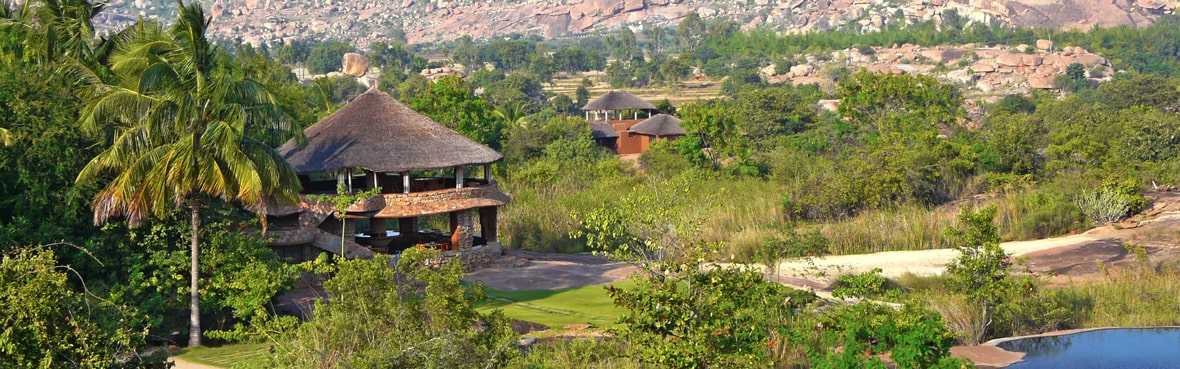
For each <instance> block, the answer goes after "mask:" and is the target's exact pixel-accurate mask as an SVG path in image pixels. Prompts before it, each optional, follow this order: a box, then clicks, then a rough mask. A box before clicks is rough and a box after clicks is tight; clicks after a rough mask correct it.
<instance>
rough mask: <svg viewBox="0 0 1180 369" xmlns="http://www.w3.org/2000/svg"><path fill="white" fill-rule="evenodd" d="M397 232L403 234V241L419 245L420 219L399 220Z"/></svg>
mask: <svg viewBox="0 0 1180 369" xmlns="http://www.w3.org/2000/svg"><path fill="white" fill-rule="evenodd" d="M397 231H398V233H401V237H402V239H403V240H406V241H408V242H409V243H410V244H414V243H417V242H418V241H417V239H418V218H413V217H411V218H398V220H397Z"/></svg>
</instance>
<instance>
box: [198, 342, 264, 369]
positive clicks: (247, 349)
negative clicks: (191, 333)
mask: <svg viewBox="0 0 1180 369" xmlns="http://www.w3.org/2000/svg"><path fill="white" fill-rule="evenodd" d="M269 349H270V344H269V343H238V344H229V345H223V346H216V347H197V348H194V349H188V350H185V351H184V353H181V354H180V355H179V357H180V358H182V359H184V360H188V361H191V362H194V363H197V364H205V365H211V366H216V367H221V368H234V367H246V368H254V367H261V365H260V364H261V362H262V361H263V360H265V358H266V355H267V351H268V350H269Z"/></svg>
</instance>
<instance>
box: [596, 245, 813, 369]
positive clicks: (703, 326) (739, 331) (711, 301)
mask: <svg viewBox="0 0 1180 369" xmlns="http://www.w3.org/2000/svg"><path fill="white" fill-rule="evenodd" d="M681 271H682V272H683V273H682V274H679V275H678V276H677V277H675V278H668V279H666V280H661V279H655V278H643V279H639V280H637V281H636V284H635V286H634V287H630V288H615V287H608V288H609V291H610V294H611V297H612V298H613V299H614V301H615V304H616V305H617V306H619V307H622V308H623V309H625V312H624V313H623V316H622V318H620V323H622V324H620V325H619V326H618V327H617V328H615V332H616V334H618V335H619V337H622V338H624V339H626V340H627V342H628V344H629V345H630V347H631V348H632V351H633V352H634V354H633V355H635V357H636V358H638V359H639V361H640V362H643V363H649V364H652V365H656V366H658V367H662V368H684V369H696V368H766V367H774V364H775V363H776V361H780V362H781V360H782V359H783V358H782V357H781V354H780V352H781V351H783V350H785V349H786V347H785V346H786V345H787V342H786V337H785V334H784V333H785V329H783V325H782V324H783V322H784V321H788V320H790V319H792V318H793V317H794V316H795V315H797V314H799V310H800V309H801V308H802V307H803V306H806V305H807V304H808V303H810V302H812V301H814V300H815V295H813V294H811V293H807V292H803V291H798V290H792V289H789V288H786V287H783V286H782V285H779V284H777V283H773V282H768V281H766V280H765V279H763V277H762V274H761V273H758V272H756V271H750V270H738V269H730V268H721V267H717V266H714V267H712V268H709V269H706V270H703V271H702V270H699V269H698V268H696V267H687V266H686V267H685V268H683V270H681Z"/></svg>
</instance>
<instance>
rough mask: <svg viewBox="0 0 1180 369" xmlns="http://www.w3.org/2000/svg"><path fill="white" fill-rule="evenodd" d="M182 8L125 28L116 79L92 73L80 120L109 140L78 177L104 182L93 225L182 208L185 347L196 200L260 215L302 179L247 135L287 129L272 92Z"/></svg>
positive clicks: (197, 16)
mask: <svg viewBox="0 0 1180 369" xmlns="http://www.w3.org/2000/svg"><path fill="white" fill-rule="evenodd" d="M178 5H179V14H178V15H177V18H178V19H177V20H176V23H175V24H174V25H173V26H172V27H170V28H168V29H164V28H163V27H161V26H160V25H158V24H155V23H146V22H140V23H139V24H137V25H135V26H133V28H132V29H131V30H130V31H128V32H127V34H126V35H125V36H126V40H125V41H123V42H122V43H121V44H120V45H119V46H118V48H117V49H116V50H115V51H114V52H113V53H112V55H111V56H110V70H111V71H112V73H113V74H114V78H113V80H114V81H115V82H113V83H104V82H102V80H101V79H95V78H92V79H90V80H89V82H90V88H91V89H92V92H91V93H92V94H93V98H92V99H90V102H89V103H88V104H87V106H86V108H85V109H84V110H83V111H82V114H81V118H80V124H81V126H82V127H83V129H84V130H85V131H87V132H90V133H92V134H96V135H103V137H105V138H106V139H109V140H110V143H111V145H110V147H109V148H107V149H106V150H105V151H103V152H102V153H100V154H98V155H97V156H95V157H94V158H93V159H91V161H90V162H89V163H88V164H87V165H86V167H85V168H83V170H82V172H81V173H80V174H79V175H78V179H77V181H78V182H94V181H99V180H103V179H110V181H109V182H107V184H106V187H104V188H103V189H102V190H100V191H99V192H98V193H97V194H96V195H95V197H94V200H93V203H92V205H93V208H94V222H95V223H96V224H101V223H105V222H108V221H110V220H112V219H114V218H119V217H121V218H124V219H125V220H126V221H127V222H128V224H129V225H131V226H135V225H138V224H140V223H142V222H143V221H144V220H145V219H147V218H160V217H166V216H168V215H169V214H170V213H172V212H173V211H175V210H176V209H179V208H182V207H187V208H188V210H189V215H190V218H191V222H192V231H191V239H190V241H191V245H190V247H191V250H190V253H191V254H190V256H191V260H190V262H191V265H190V267H191V271H190V273H191V275H190V286H189V288H190V291H189V297H190V308H191V310H190V324H191V330H190V332H189V345H190V346H198V345H200V344H201V333H200V332H201V324H200V297H199V288H198V260H199V256H200V252H199V245H200V227H201V209H202V207H204V206H205V205H206V204H207V203H208V201H209V200H211V199H222V200H225V201H234V202H239V203H241V204H243V205H245V206H246V207H247V208H249V209H251V210H254V211H257V212H259V213H261V212H262V211H264V210H265V206H266V204H267V203H268V202H271V201H282V202H291V201H295V200H296V198H297V197H296V196H297V193H298V191H299V181H298V179H297V177H296V175H295V173H294V171H292V170H291V169H290V167H288V166H287V165H286V162H285V161H283V159H282V158H281V157H279V156H278V154H277V153H276V152H275V151H274V150H273V149H272V148H271V147H269V146H267V145H266V144H264V143H262V142H260V141H257V140H253V139H251V135H250V134H249V133H250V132H258V130H259V129H289V125H288V124H287V123H286V120H285V119H282V116H281V114H280V113H279V110H278V108H277V106H276V105H275V102H274V99H273V97H272V96H271V95H270V94H269V93H268V92H267V91H266V89H265V88H264V86H262V85H260V84H259V83H257V82H255V81H253V80H250V79H246V78H242V77H240V76H235V73H232V72H231V71H230V70H229V67H228V66H224V65H221V60H224V58H219V57H218V52H217V50H216V48H215V47H214V46H213V45H212V44H211V43H210V42H209V41H208V40H207V39H206V36H205V32H206V27H207V26H208V20H207V18H205V15H204V11H203V10H202V9H201V7H200V5H199V4H195V3H194V4H191V5H184V4H178ZM81 75H82V76H83V77H84V79H85V76H87V74H85V73H81ZM89 76H93V74H90V75H89Z"/></svg>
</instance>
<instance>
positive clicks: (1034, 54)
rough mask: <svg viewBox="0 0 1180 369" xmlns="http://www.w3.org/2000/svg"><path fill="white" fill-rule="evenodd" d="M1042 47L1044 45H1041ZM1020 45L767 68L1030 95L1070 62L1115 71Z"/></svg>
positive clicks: (1071, 51)
mask: <svg viewBox="0 0 1180 369" xmlns="http://www.w3.org/2000/svg"><path fill="white" fill-rule="evenodd" d="M1038 46H1041V45H1038ZM1018 49H1020V48H1019V47H983V46H977V45H970V44H968V45H958V46H935V47H920V46H915V45H901V46H898V47H891V48H871V49H855V48H853V49H847V50H839V51H835V52H832V53H831V54H830V55H824V57H822V58H820V57H817V56H815V55H808V56H806V57H805V59H806V63H803V64H797V65H794V66H792V67H791V68H790V70H789V71H788V72H786V73H783V74H781V75H780V74H775V73H774V68H763V69H762V74H763V75H764V76H765V77H766V79H767V80H768V81H770V82H771V83H791V84H796V85H802V84H816V83H818V84H820V85H828V84H831V83H832V81H831V78H832V76H831V74H830V72H824V71H831V70H833V69H836V68H846V69H849V70H856V69H861V68H864V69H866V70H868V71H870V72H875V73H892V74H923V75H932V76H935V77H938V78H940V79H942V80H945V81H948V82H951V83H955V84H958V85H960V86H962V87H964V88H965V89H966V90H967V91H968V92H971V93H974V94H975V95H977V96H984V97H987V96H999V95H1005V94H1012V93H1025V92H1028V91H1029V90H1031V89H1051V88H1054V87H1055V86H1054V82H1055V81H1056V79H1057V77H1058V76H1060V75H1062V74H1064V73H1065V70H1066V68H1067V67H1068V66H1069V65H1070V64H1074V63H1077V64H1081V65H1082V66H1083V67H1085V69H1086V74H1087V78H1089V79H1091V80H1094V81H1095V82H1101V81H1105V80H1108V79H1110V77H1111V76H1112V75H1113V73H1114V70H1113V68H1111V66H1110V63H1109V61H1107V60H1106V58H1103V57H1102V56H1100V55H1097V54H1093V53H1091V52H1089V51H1086V50H1085V49H1083V48H1081V47H1076V46H1071V47H1065V48H1062V49H1061V50H1058V51H1054V52H1048V51H1042V50H1034V49H1032V48H1024V50H1025V51H1023V52H1022V51H1019V50H1018Z"/></svg>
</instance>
